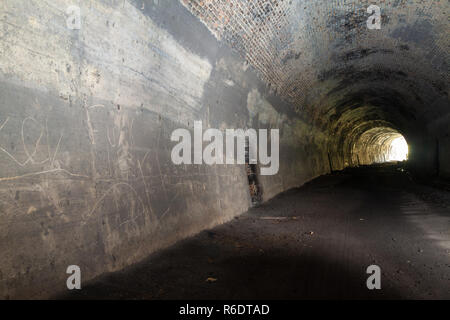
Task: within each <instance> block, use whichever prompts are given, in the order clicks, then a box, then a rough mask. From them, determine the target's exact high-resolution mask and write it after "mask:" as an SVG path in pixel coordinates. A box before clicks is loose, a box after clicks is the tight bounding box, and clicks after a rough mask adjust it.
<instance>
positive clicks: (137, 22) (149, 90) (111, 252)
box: [0, 0, 329, 298]
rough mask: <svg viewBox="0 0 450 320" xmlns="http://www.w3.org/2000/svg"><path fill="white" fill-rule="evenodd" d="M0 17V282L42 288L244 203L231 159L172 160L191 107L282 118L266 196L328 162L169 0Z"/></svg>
mask: <svg viewBox="0 0 450 320" xmlns="http://www.w3.org/2000/svg"><path fill="white" fill-rule="evenodd" d="M73 4H76V5H79V6H80V8H81V17H82V21H81V29H80V30H71V29H68V28H67V26H66V20H67V14H66V9H67V7H68V6H69V5H73ZM0 17H1V18H0V57H1V58H0V212H1V215H0V297H1V298H38V297H39V298H42V297H48V296H51V295H53V294H55V293H57V292H58V291H63V290H66V283H65V282H66V278H67V275H66V273H65V271H66V268H67V266H69V265H73V264H74V265H78V266H80V267H81V271H82V281H83V283H84V282H85V281H87V280H89V279H91V278H93V277H95V276H97V275H99V274H101V273H104V272H109V271H114V270H119V269H121V268H123V267H125V266H127V265H130V264H132V263H135V262H138V261H139V260H141V259H142V258H144V257H145V256H147V255H148V254H150V253H151V252H153V251H155V250H157V249H159V248H162V247H165V246H168V245H170V244H172V243H174V242H175V241H177V240H180V239H182V238H185V237H187V236H189V235H192V234H194V233H196V232H198V231H200V230H203V229H205V228H209V227H212V226H214V225H217V224H219V223H223V222H225V221H227V220H230V219H232V218H233V217H234V216H236V215H238V214H240V213H242V212H244V211H246V210H247V208H248V207H249V205H250V199H249V191H248V181H247V176H246V171H245V167H244V166H243V165H215V166H208V165H182V166H175V165H173V164H172V162H171V160H170V152H171V148H172V146H173V145H174V143H173V142H171V141H170V135H171V133H172V131H173V130H174V129H176V128H188V129H190V130H192V126H193V121H194V120H202V121H203V124H204V127H212V128H220V129H224V128H247V127H254V128H279V129H280V131H281V132H280V133H281V139H280V144H281V147H280V148H281V151H280V159H281V163H280V172H279V174H278V175H276V176H271V177H269V176H268V177H261V185H262V190H263V198H264V199H269V198H270V197H272V196H274V195H275V194H277V193H279V192H280V191H283V190H286V189H288V188H290V187H292V186H297V185H300V184H302V183H304V182H305V181H307V180H308V179H311V178H312V177H314V176H317V175H319V174H322V173H325V172H327V171H328V169H329V167H328V164H327V162H324V161H323V159H326V158H325V155H326V151H325V150H326V143H325V138H324V136H323V135H322V134H321V133H320V132H317V131H316V129H314V128H312V127H311V126H310V125H309V124H307V122H305V120H304V119H301V118H300V116H299V115H296V114H293V113H292V112H290V111H289V106H288V105H287V104H286V103H285V102H282V101H281V100H280V99H279V98H276V97H275V96H274V95H272V94H271V93H270V91H269V89H268V87H267V86H266V84H265V83H263V82H261V80H259V78H258V77H257V75H256V73H255V71H254V69H253V67H252V66H249V65H248V64H247V63H246V62H245V61H244V59H242V58H240V57H239V55H238V54H237V53H236V52H234V51H231V50H230V49H229V48H228V47H227V46H225V45H224V44H223V43H221V42H219V41H218V40H217V39H216V38H215V37H214V36H213V35H212V34H211V33H210V31H209V30H207V28H206V27H205V26H204V25H203V24H202V23H201V22H200V21H199V20H198V19H197V18H195V17H194V16H193V15H192V14H191V13H190V12H189V11H188V10H187V9H186V8H185V7H183V6H182V5H181V4H180V3H179V2H178V1H161V0H160V1H156V0H155V1H128V0H125V1H122V0H121V1H107V0H101V1H75V2H74V1H65V0H56V1H51V2H44V1H40V0H20V1H17V0H3V1H1V4H0ZM299 142H300V143H299Z"/></svg>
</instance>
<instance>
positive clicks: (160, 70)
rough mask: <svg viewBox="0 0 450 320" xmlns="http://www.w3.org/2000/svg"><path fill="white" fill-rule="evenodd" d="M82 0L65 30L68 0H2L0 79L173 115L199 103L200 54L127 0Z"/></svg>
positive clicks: (205, 70) (204, 77) (205, 73)
mask: <svg viewBox="0 0 450 320" xmlns="http://www.w3.org/2000/svg"><path fill="white" fill-rule="evenodd" d="M83 4H84V3H82V4H81V13H82V17H81V19H82V24H83V27H82V28H81V29H80V30H70V29H68V28H67V26H66V18H67V17H66V14H65V10H64V9H65V8H66V7H68V6H69V5H71V2H70V1H64V0H57V1H52V3H51V4H42V2H41V1H38V0H30V1H27V2H26V3H25V2H23V3H22V2H17V1H12V0H6V2H5V3H2V5H3V6H4V7H5V8H6V9H7V10H6V11H5V14H4V17H3V20H2V21H0V30H3V32H2V42H1V43H0V52H1V53H2V59H1V60H0V79H3V80H7V81H11V82H16V83H17V82H19V83H20V84H21V85H22V86H25V87H31V88H37V89H40V90H43V91H47V90H50V91H55V92H56V94H57V95H59V96H61V97H64V98H65V99H66V100H67V99H68V97H69V96H76V95H80V94H85V95H87V96H93V97H95V98H98V99H101V100H104V101H109V102H111V103H112V104H113V105H118V104H119V105H121V106H127V107H139V106H141V105H143V106H144V107H145V108H148V109H150V110H152V111H155V112H158V113H160V114H162V115H164V116H166V117H168V118H170V119H172V120H174V121H181V122H184V121H185V120H186V119H189V118H192V117H193V116H192V115H193V113H195V112H196V111H198V110H200V109H201V98H202V95H203V87H204V85H205V83H206V82H207V81H208V79H209V76H210V74H211V70H212V66H211V64H210V63H209V61H208V60H206V59H204V58H201V57H199V56H197V55H196V54H194V53H192V52H190V51H188V50H187V49H185V48H184V47H183V46H182V45H181V44H179V43H178V42H177V41H176V40H175V39H174V38H173V37H172V36H171V35H170V34H169V33H168V32H167V31H165V30H163V29H161V28H159V27H158V26H157V25H156V24H155V23H154V22H153V21H152V20H151V19H150V18H149V17H147V16H145V15H144V14H143V13H142V12H141V11H139V10H138V9H137V8H135V7H134V6H133V5H131V4H130V3H129V2H128V1H123V2H122V1H120V3H119V2H118V3H117V4H116V5H115V6H114V7H108V6H107V5H106V4H104V3H102V2H100V1H94V2H90V3H89V8H88V7H85V8H83ZM85 5H86V4H85ZM86 6H87V5H86ZM58 8H59V9H61V10H58ZM175 92H176V97H175V94H174V93H175Z"/></svg>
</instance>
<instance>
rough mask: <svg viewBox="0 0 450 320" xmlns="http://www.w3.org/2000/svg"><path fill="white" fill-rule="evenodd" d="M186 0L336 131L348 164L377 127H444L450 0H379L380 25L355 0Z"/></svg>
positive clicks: (417, 131) (275, 86)
mask: <svg viewBox="0 0 450 320" xmlns="http://www.w3.org/2000/svg"><path fill="white" fill-rule="evenodd" d="M182 1H183V2H184V4H185V5H186V6H187V7H188V8H190V10H191V11H192V12H193V13H194V14H195V15H197V16H198V17H199V18H200V19H201V20H202V21H203V22H204V23H205V24H206V25H207V26H208V27H209V29H210V30H211V31H212V32H213V33H214V34H215V35H216V37H218V38H219V39H222V40H224V41H226V42H228V43H229V44H230V45H231V46H232V47H233V48H235V49H236V50H237V51H239V52H240V54H241V55H242V56H243V57H245V59H246V60H247V61H248V62H249V63H250V64H251V65H253V67H254V68H255V69H256V70H257V71H258V72H259V74H260V76H261V77H262V78H263V80H265V82H266V83H267V84H268V86H269V87H270V89H271V91H272V92H273V93H275V94H277V95H278V96H280V97H281V98H282V99H283V100H285V101H288V102H289V104H290V105H291V106H292V108H293V109H294V110H295V111H296V112H297V113H298V114H299V115H301V116H302V117H304V118H305V119H307V120H309V121H310V122H312V123H314V124H315V125H317V126H318V127H320V128H322V129H323V130H324V131H325V132H328V136H329V148H330V150H331V151H332V152H335V153H339V154H340V157H341V158H344V160H343V161H344V162H351V161H352V159H351V154H350V153H349V152H351V151H350V150H351V146H352V145H353V144H354V143H355V142H356V141H357V140H358V139H359V137H360V136H361V135H362V134H363V133H364V132H366V131H367V130H371V129H372V128H376V127H387V128H392V129H394V130H398V131H399V132H400V133H402V134H404V135H405V137H406V138H407V139H408V141H411V143H414V141H415V140H417V139H419V140H420V139H421V138H422V137H421V132H433V130H439V129H440V126H441V127H442V126H445V122H442V121H441V120H442V118H443V117H448V115H449V103H448V97H449V94H448V83H449V74H448V48H449V44H450V41H449V39H450V38H449V37H448V31H449V20H448V8H449V4H448V1H419V0H414V1H406V0H395V1H386V2H383V3H380V4H378V5H379V6H380V8H381V29H379V30H376V29H375V30H373V29H372V30H371V29H369V28H368V27H367V20H368V19H369V16H371V14H370V13H368V11H367V9H368V6H369V5H370V4H368V3H361V1H355V0H349V1H339V0H319V1H303V0H301V1H288V0H279V1H274V0H263V1H255V0H252V1H245V2H244V1H239V0H230V1H220V0H205V1H190V0H182ZM441 129H442V128H441ZM444 130H446V129H445V128H444Z"/></svg>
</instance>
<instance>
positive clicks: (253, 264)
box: [56, 166, 450, 299]
mask: <svg viewBox="0 0 450 320" xmlns="http://www.w3.org/2000/svg"><path fill="white" fill-rule="evenodd" d="M373 264H375V265H378V266H379V267H380V268H381V289H380V290H368V289H367V287H366V280H367V278H368V277H369V275H368V274H367V273H366V268H367V267H368V266H369V265H373ZM56 298H58V299H450V193H449V192H448V191H444V190H440V189H437V188H434V187H432V186H425V185H421V184H417V183H415V182H414V181H413V180H412V179H411V178H410V176H409V175H408V174H407V173H406V172H405V171H403V170H402V169H400V168H399V167H396V166H378V167H363V168H356V169H350V170H345V171H342V172H339V173H334V174H332V175H327V176H323V177H320V178H318V179H315V180H314V181H311V182H309V183H308V184H306V185H305V186H303V187H301V188H297V189H292V190H289V191H287V192H285V193H283V194H280V195H279V196H277V197H276V198H274V199H272V200H271V201H268V202H267V203H265V204H263V205H261V206H260V207H258V208H253V209H251V210H249V211H248V212H246V213H245V214H243V215H241V216H239V217H238V218H236V219H234V220H233V221H231V222H229V223H227V224H224V225H221V226H218V227H216V228H214V229H211V230H205V231H203V232H201V233H200V234H198V235H197V236H195V237H192V238H189V239H186V240H184V241H181V242H179V243H177V244H176V245H174V246H172V247H170V248H168V249H165V250H161V251H159V252H156V253H155V254H153V255H151V256H149V257H148V258H147V259H146V260H144V261H142V262H141V263H139V264H136V265H133V266H130V267H128V268H126V269H125V270H123V271H120V272H115V273H111V274H106V275H102V276H100V277H98V278H96V279H94V280H92V281H91V282H89V283H86V284H83V289H82V290H79V291H71V292H69V293H64V294H62V295H59V296H57V297H56Z"/></svg>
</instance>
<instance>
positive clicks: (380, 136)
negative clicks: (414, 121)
mask: <svg viewBox="0 0 450 320" xmlns="http://www.w3.org/2000/svg"><path fill="white" fill-rule="evenodd" d="M408 154H409V147H408V143H407V141H406V139H405V137H404V136H403V135H402V134H401V133H400V132H398V131H397V130H395V129H393V128H390V127H377V128H372V129H370V130H367V131H366V132H364V133H363V134H362V135H361V136H360V137H359V139H358V140H357V141H356V143H354V145H353V149H352V160H353V163H354V164H357V165H370V164H375V163H388V162H398V161H406V160H408Z"/></svg>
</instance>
